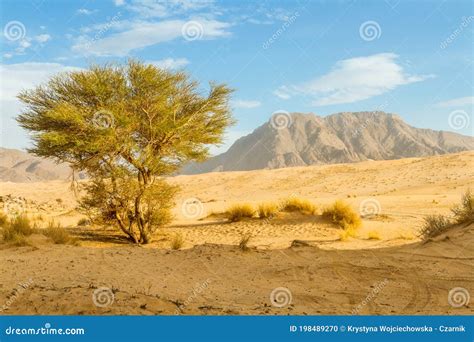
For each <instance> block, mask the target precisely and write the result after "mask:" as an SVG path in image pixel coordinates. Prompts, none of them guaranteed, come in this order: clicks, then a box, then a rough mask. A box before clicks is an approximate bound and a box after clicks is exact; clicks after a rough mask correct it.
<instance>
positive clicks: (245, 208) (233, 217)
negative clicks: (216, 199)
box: [226, 203, 255, 222]
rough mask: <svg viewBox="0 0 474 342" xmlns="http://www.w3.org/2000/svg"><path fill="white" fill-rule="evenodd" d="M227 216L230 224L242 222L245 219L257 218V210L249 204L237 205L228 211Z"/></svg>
mask: <svg viewBox="0 0 474 342" xmlns="http://www.w3.org/2000/svg"><path fill="white" fill-rule="evenodd" d="M226 216H227V218H228V219H229V221H230V222H237V221H241V220H242V219H244V218H252V217H254V216H255V209H254V208H253V207H252V206H251V205H250V204H247V203H244V204H235V205H233V206H231V207H230V208H229V209H227V211H226Z"/></svg>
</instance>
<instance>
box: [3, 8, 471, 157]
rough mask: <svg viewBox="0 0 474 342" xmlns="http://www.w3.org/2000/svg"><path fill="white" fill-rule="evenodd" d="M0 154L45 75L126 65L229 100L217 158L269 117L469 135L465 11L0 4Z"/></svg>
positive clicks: (18, 136)
mask: <svg viewBox="0 0 474 342" xmlns="http://www.w3.org/2000/svg"><path fill="white" fill-rule="evenodd" d="M1 7H2V8H1V13H2V14H1V26H2V27H3V34H2V36H1V38H0V41H1V58H2V60H1V65H0V68H1V69H0V72H1V98H0V100H1V120H0V122H1V124H2V127H1V133H2V135H1V142H0V144H1V145H2V146H4V147H13V148H26V147H28V144H29V140H28V137H27V135H26V133H25V132H23V131H22V130H21V128H19V127H18V126H17V125H16V123H15V121H14V119H13V118H14V117H15V116H16V115H17V114H18V113H19V112H20V110H21V106H20V104H19V103H18V101H17V100H16V99H15V95H16V93H18V91H20V90H21V89H27V88H31V87H33V86H34V85H36V84H40V83H41V82H44V81H45V80H47V79H48V77H49V76H51V75H52V74H54V73H56V72H59V71H64V70H75V69H76V68H86V67H87V66H88V65H89V64H91V63H104V62H108V61H125V60H126V59H128V58H130V57H134V58H138V59H140V60H143V61H147V62H150V63H154V64H156V65H159V66H161V67H166V68H173V69H179V68H184V69H186V70H187V71H188V72H189V73H190V74H191V75H192V76H193V77H194V78H195V79H197V80H198V81H200V82H201V83H202V84H203V91H204V90H205V89H206V85H207V84H208V82H209V81H213V80H214V81H217V82H224V83H227V84H229V85H230V86H231V87H233V88H234V89H235V90H236V91H235V93H234V95H233V99H232V106H233V108H234V115H235V117H236V118H237V120H238V124H237V125H235V126H234V127H232V128H231V129H230V130H229V132H228V135H227V140H226V144H225V145H224V146H222V147H220V148H219V149H214V150H213V152H214V153H217V152H222V151H224V150H225V149H226V148H227V147H228V146H229V144H231V143H232V142H233V141H234V140H235V139H236V138H238V137H239V136H242V135H245V134H248V133H250V132H251V131H252V130H253V129H254V128H256V127H257V126H259V125H261V124H262V123H263V122H265V121H267V120H268V119H269V118H270V117H271V114H272V113H273V112H275V111H278V110H285V111H289V112H312V113H315V114H317V115H322V116H324V115H328V114H332V113H336V112H343V111H365V110H367V111H371V110H383V111H386V112H390V113H397V114H399V115H400V116H401V117H402V118H403V119H404V120H406V121H407V122H408V123H409V124H411V125H414V126H416V127H423V128H432V129H437V130H448V131H453V132H457V133H461V134H466V135H474V129H473V125H474V120H473V106H474V105H473V100H474V96H473V95H474V94H473V90H474V83H473V72H474V69H473V68H474V66H473V61H474V58H473V57H474V51H473V48H474V45H473V41H474V40H473V32H474V10H473V4H472V2H471V1H429V0H428V1H427V0H425V1H413V0H412V1H399V0H385V1H383V0H380V1H297V0H295V1H226V2H221V1H206V0H204V1H191V0H174V1H160V0H157V1H151V0H102V1H83V0H82V1H66V0H54V1H51V0H32V1H30V0H3V1H2V3H1Z"/></svg>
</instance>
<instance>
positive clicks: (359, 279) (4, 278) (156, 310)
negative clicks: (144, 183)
mask: <svg viewBox="0 0 474 342" xmlns="http://www.w3.org/2000/svg"><path fill="white" fill-rule="evenodd" d="M473 166H474V152H464V153H459V154H451V155H444V156H436V157H428V158H410V159H402V160H394V161H377V162H375V161H374V162H362V163H357V164H340V165H327V166H311V167H299V168H287V169H278V170H259V171H250V172H229V173H211V174H201V175H194V176H177V177H173V178H171V179H170V182H173V183H175V184H179V185H181V187H182V191H181V193H180V194H179V197H178V198H177V200H176V207H175V209H174V213H175V215H176V219H175V221H174V222H173V223H172V224H171V225H170V226H168V227H165V228H163V229H161V230H160V231H158V232H157V234H156V235H155V238H154V241H153V242H152V243H151V244H149V245H146V246H143V247H136V246H131V245H129V244H127V242H126V241H124V240H123V239H122V237H121V235H120V233H119V232H117V231H116V230H114V229H112V228H110V227H109V228H107V229H98V228H96V227H82V228H77V227H76V223H77V220H78V219H79V218H80V217H81V215H80V214H79V213H77V212H76V211H75V210H74V207H75V197H74V195H73V193H72V192H71V191H70V190H68V186H69V184H68V183H66V182H60V181H53V182H43V183H33V184H16V183H1V185H0V196H2V200H3V201H4V203H10V204H9V205H13V204H11V203H16V205H19V206H23V208H27V210H28V212H29V214H30V216H31V217H33V218H35V217H36V218H37V221H38V224H40V225H41V224H42V223H45V222H47V221H48V220H49V219H51V218H54V219H55V220H56V221H60V222H61V223H62V224H63V225H65V226H69V227H70V228H68V229H69V230H70V231H71V232H72V234H74V235H76V236H77V237H78V238H79V240H80V246H64V245H53V244H52V243H51V242H50V241H48V240H47V239H46V238H44V237H43V236H39V235H38V236H32V241H31V243H32V245H33V247H31V246H30V247H10V246H7V245H5V244H0V274H1V279H0V308H1V305H2V303H7V302H9V303H10V302H11V303H10V305H9V306H8V308H7V309H6V310H4V311H3V312H2V313H6V314H26V313H30V314H33V313H36V314H174V313H179V314H181V313H184V314H349V313H357V314H422V313H424V314H468V313H470V314H472V313H473V309H472V307H469V306H462V307H459V308H455V307H453V306H451V305H449V303H448V301H447V296H448V292H449V291H450V289H452V288H456V287H462V288H465V289H468V290H469V291H471V290H473V289H474V286H473V285H474V278H473V277H472V274H473V273H474V272H473V271H474V266H473V259H474V250H473V248H472V246H473V240H474V238H473V235H474V226H473V225H470V226H463V227H461V226H460V227H457V228H456V229H454V230H452V231H450V232H449V233H447V234H445V235H441V236H439V237H437V238H436V239H435V240H433V241H429V242H426V243H425V242H420V241H419V239H418V238H417V237H416V234H417V231H418V229H419V227H420V225H421V222H422V218H423V217H424V216H425V215H427V214H434V213H441V214H448V213H449V212H450V208H451V207H452V205H453V204H456V203H458V202H459V199H460V197H461V194H462V193H463V192H464V191H465V190H466V189H467V188H468V187H471V188H474V167H473ZM32 189H34V191H32ZM288 196H298V197H303V198H308V199H310V200H311V201H313V202H314V203H315V204H316V205H317V206H318V207H320V208H322V207H324V206H325V205H327V204H329V203H331V202H333V201H334V200H335V199H344V200H345V201H347V202H348V203H350V204H351V206H352V207H353V208H354V209H355V210H358V211H361V213H364V210H367V209H364V208H365V206H367V205H370V206H373V205H374V203H375V205H378V206H379V212H378V214H379V215H378V216H366V217H364V218H363V225H362V228H360V229H359V230H358V231H357V234H356V236H355V237H353V238H350V239H348V240H345V241H341V240H340V239H339V236H340V235H339V234H340V232H341V229H339V228H337V227H336V226H334V225H332V224H330V223H328V222H327V221H325V220H323V219H321V217H319V216H318V215H316V216H304V215H299V214H282V215H281V216H279V217H276V218H274V219H272V220H259V219H249V220H246V221H242V222H236V223H229V222H227V221H226V220H225V219H224V218H222V217H220V216H219V215H211V216H209V214H211V213H212V212H221V211H223V210H225V209H226V208H227V206H229V205H230V204H233V203H240V202H249V203H253V204H256V203H258V202H261V201H268V200H275V199H279V198H285V197H288ZM189 199H193V200H192V201H189ZM196 199H197V200H198V201H196ZM189 203H191V204H193V205H194V206H191V207H188V206H187V205H189ZM370 208H372V207H369V209H370ZM39 217H41V219H40V218H39ZM373 232H377V234H378V235H379V236H380V239H369V234H370V233H373ZM176 234H180V235H181V236H182V237H183V241H184V246H183V249H182V250H171V249H170V243H171V240H172V239H173V237H174V236H176ZM246 234H250V235H251V239H250V242H249V246H250V247H251V249H250V250H249V251H247V252H243V251H241V250H240V249H239V248H238V247H237V245H238V243H239V241H240V239H241V238H242V236H244V235H246ZM30 280H31V283H30ZM25 282H28V284H29V285H28V286H27V289H26V290H25V291H22V293H21V294H19V295H17V296H16V295H12V294H14V293H15V291H14V289H15V288H17V287H18V284H19V283H23V284H24V283H25ZM101 287H106V288H108V289H111V290H112V292H113V297H114V301H113V303H111V304H110V305H107V306H106V307H103V308H102V307H97V306H96V305H94V303H93V301H92V299H91V297H92V294H93V293H94V291H96V290H98V289H100V288H101ZM278 288H283V289H284V291H288V292H286V293H284V295H285V296H286V298H289V297H288V296H290V297H291V302H288V303H286V305H284V306H282V307H278V306H275V305H272V302H271V301H270V296H271V293H272V292H273V291H274V290H275V289H278ZM471 292H472V291H471ZM285 296H284V297H285ZM367 298H369V300H368V299H367ZM71 303H74V305H71ZM273 304H274V303H273Z"/></svg>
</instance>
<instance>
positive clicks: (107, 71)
mask: <svg viewBox="0 0 474 342" xmlns="http://www.w3.org/2000/svg"><path fill="white" fill-rule="evenodd" d="M209 88H210V89H209V93H208V95H203V94H202V92H201V91H200V87H199V84H198V82H196V81H194V80H191V79H190V77H189V76H188V74H187V73H184V72H181V71H177V72H175V71H171V70H167V69H160V68H158V67H156V66H154V65H151V64H145V63H141V62H137V61H133V60H130V61H129V62H128V63H127V64H125V65H119V64H113V65H112V64H106V65H104V66H98V65H95V66H92V67H91V68H90V69H89V70H81V71H71V72H65V73H62V74H59V75H56V76H54V77H53V78H51V79H50V81H49V82H47V83H46V84H43V85H41V86H38V87H36V88H35V89H33V90H27V91H23V92H21V93H20V94H19V96H18V98H19V99H20V100H21V101H22V102H23V103H24V104H25V109H24V111H23V113H22V114H21V115H19V116H18V118H17V121H18V122H19V124H20V126H21V127H23V128H25V129H27V130H28V131H29V132H30V133H32V135H33V136H34V145H33V146H34V147H33V148H31V149H30V150H29V152H31V153H34V154H36V155H37V156H40V157H47V158H53V159H55V160H56V161H58V162H65V163H69V164H71V165H72V167H73V168H74V169H75V170H78V171H85V172H86V173H87V174H88V176H89V178H90V182H88V183H87V184H84V185H83V187H84V189H85V191H86V196H85V197H84V198H83V199H82V200H81V206H80V208H81V209H82V210H83V211H84V212H86V213H87V214H88V216H90V217H92V218H93V219H94V222H96V220H97V222H99V223H104V224H114V225H115V226H117V227H118V228H119V229H120V230H121V231H122V232H123V233H124V234H126V236H127V237H128V238H129V239H130V240H131V241H133V242H134V243H142V244H146V243H148V242H149V241H150V240H151V235H152V234H153V233H154V232H155V231H156V230H157V229H158V228H159V227H162V226H163V225H165V224H166V223H168V222H170V220H171V213H170V210H171V207H172V206H173V197H174V195H175V193H176V191H177V188H176V187H175V186H171V185H169V184H168V183H167V182H166V181H165V179H164V177H165V176H167V175H170V174H173V173H174V172H176V171H177V170H179V169H180V168H181V167H182V166H183V165H184V164H186V163H188V162H190V161H203V160H205V159H206V158H208V157H209V146H210V145H213V144H218V143H221V142H222V140H223V135H224V132H225V129H226V128H227V127H228V126H229V125H231V124H232V123H233V122H234V120H233V119H232V113H231V109H230V106H229V97H230V94H231V92H232V90H231V89H230V88H228V87H227V86H226V85H224V84H216V83H211V84H210V87H209ZM204 109H205V110H204Z"/></svg>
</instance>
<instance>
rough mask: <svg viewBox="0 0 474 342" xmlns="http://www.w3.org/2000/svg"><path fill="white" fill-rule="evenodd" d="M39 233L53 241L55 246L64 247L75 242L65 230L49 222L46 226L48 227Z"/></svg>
mask: <svg viewBox="0 0 474 342" xmlns="http://www.w3.org/2000/svg"><path fill="white" fill-rule="evenodd" d="M41 233H42V234H43V235H44V236H46V237H48V238H50V239H51V240H53V242H54V243H55V244H61V245H65V244H73V243H75V242H76V241H75V239H73V238H72V237H71V235H69V233H68V232H67V231H66V229H64V228H63V227H61V226H60V225H59V223H58V224H55V223H54V222H50V223H49V224H48V227H47V228H45V229H43V230H42V231H41Z"/></svg>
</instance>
